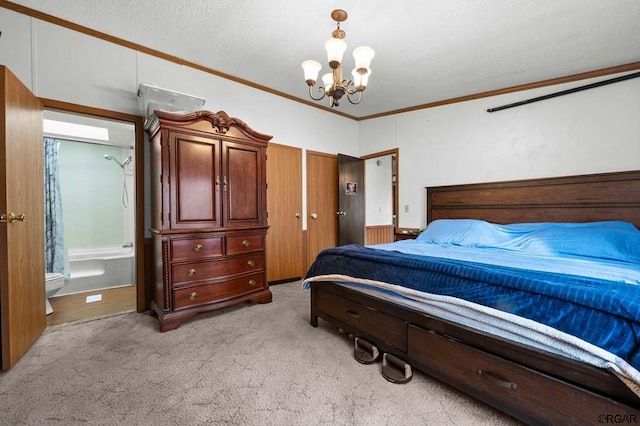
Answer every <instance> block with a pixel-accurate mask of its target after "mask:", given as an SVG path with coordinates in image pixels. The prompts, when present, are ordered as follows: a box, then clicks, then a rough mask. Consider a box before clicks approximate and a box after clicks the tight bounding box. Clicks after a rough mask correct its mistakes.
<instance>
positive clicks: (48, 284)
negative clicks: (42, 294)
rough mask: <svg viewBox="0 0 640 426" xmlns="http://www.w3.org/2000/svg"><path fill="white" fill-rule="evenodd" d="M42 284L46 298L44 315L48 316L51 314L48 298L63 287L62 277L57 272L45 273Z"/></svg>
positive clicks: (51, 309)
mask: <svg viewBox="0 0 640 426" xmlns="http://www.w3.org/2000/svg"><path fill="white" fill-rule="evenodd" d="M44 284H45V288H46V292H47V298H46V299H45V303H46V308H47V309H46V313H47V315H49V314H50V313H52V312H53V308H52V307H51V303H49V297H51V296H53V295H54V294H56V293H57V292H58V290H60V289H61V288H62V287H63V286H64V275H62V274H60V273H57V272H47V273H46V274H45V276H44Z"/></svg>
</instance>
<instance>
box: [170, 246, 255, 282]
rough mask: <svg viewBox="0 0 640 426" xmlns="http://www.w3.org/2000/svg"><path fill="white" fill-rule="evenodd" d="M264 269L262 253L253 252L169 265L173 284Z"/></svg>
mask: <svg viewBox="0 0 640 426" xmlns="http://www.w3.org/2000/svg"><path fill="white" fill-rule="evenodd" d="M263 269H264V255H263V254H261V253H260V254H253V255H249V256H242V257H235V258H231V259H220V260H211V261H205V262H189V263H182V264H174V265H171V280H172V284H173V285H180V284H188V283H194V282H198V281H206V280H211V279H215V278H223V277H228V276H232V275H237V274H242V273H245V272H255V271H261V270H263Z"/></svg>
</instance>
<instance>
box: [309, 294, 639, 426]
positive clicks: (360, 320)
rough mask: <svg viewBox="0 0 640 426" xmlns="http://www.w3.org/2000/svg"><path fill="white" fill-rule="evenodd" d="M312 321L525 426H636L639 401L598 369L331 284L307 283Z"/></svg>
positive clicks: (614, 379) (618, 381)
mask: <svg viewBox="0 0 640 426" xmlns="http://www.w3.org/2000/svg"><path fill="white" fill-rule="evenodd" d="M318 318H322V319H323V320H325V321H328V322H330V323H332V324H334V325H336V326H337V327H339V328H341V329H343V330H344V331H346V332H348V333H350V334H352V335H353V336H355V337H360V338H363V339H366V340H367V341H370V342H372V343H373V344H375V345H376V346H377V347H378V348H379V349H380V351H382V352H385V353H390V354H392V355H395V356H396V357H398V358H400V359H402V360H405V361H406V362H408V363H409V364H411V365H412V366H413V367H415V368H417V369H419V370H421V371H423V372H424V373H426V374H428V375H430V376H433V377H435V378H437V379H439V380H441V381H443V382H445V383H447V384H449V385H451V386H453V387H455V388H457V389H460V390H461V391H463V392H465V393H467V394H469V395H470V396H472V397H475V398H477V399H479V400H481V401H484V402H485V403H487V404H489V405H491V406H493V407H495V408H497V409H499V410H500V411H503V412H504V413H506V414H508V415H511V416H513V417H515V418H517V419H519V420H522V421H524V422H526V423H529V424H581V425H583V424H597V423H601V422H602V421H601V420H602V417H599V416H618V417H615V418H621V419H622V418H626V419H635V421H636V422H640V398H638V397H637V396H636V395H635V394H634V393H633V392H632V391H631V390H630V389H629V388H628V387H627V386H626V385H624V384H623V383H622V382H621V381H620V380H619V379H618V378H616V377H615V376H614V375H612V374H611V373H609V372H607V371H604V370H602V369H598V368H595V367H592V366H589V365H586V364H583V363H580V362H577V361H574V360H569V359H566V358H562V357H559V356H557V355H553V354H549V353H546V352H542V351H540V350H537V349H535V348H531V347H527V346H524V345H521V344H516V343H513V342H509V341H506V340H504V339H501V338H498V337H495V336H490V335H485V334H482V333H478V332H476V331H474V330H471V329H465V328H464V327H461V326H459V325H456V324H453V323H449V322H447V321H443V320H440V319H438V318H434V317H430V316H428V315H425V314H423V313H420V312H417V311H415V310H412V309H410V308H406V307H403V306H400V305H397V304H394V303H391V302H388V301H384V300H381V299H378V298H375V297H373V296H369V295H366V294H363V293H360V292H358V291H355V290H353V289H350V288H346V287H344V286H340V285H336V284H333V283H327V282H314V283H312V284H311V320H310V322H311V325H312V326H314V327H315V326H317V325H318ZM625 416H626V417H625ZM613 418H614V417H612V419H613ZM605 419H606V418H605ZM632 423H633V421H632Z"/></svg>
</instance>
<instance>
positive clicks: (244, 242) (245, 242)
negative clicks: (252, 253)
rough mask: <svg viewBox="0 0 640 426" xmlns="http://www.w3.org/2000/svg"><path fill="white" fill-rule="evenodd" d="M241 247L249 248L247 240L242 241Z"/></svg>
mask: <svg viewBox="0 0 640 426" xmlns="http://www.w3.org/2000/svg"><path fill="white" fill-rule="evenodd" d="M242 247H245V248H246V247H249V240H242Z"/></svg>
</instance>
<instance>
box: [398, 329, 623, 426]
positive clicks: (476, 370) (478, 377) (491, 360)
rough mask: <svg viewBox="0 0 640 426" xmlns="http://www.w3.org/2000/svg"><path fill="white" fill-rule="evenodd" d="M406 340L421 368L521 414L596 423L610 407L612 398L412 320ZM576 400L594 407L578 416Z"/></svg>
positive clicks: (554, 421)
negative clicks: (574, 408) (432, 329)
mask: <svg viewBox="0 0 640 426" xmlns="http://www.w3.org/2000/svg"><path fill="white" fill-rule="evenodd" d="M408 339H409V348H408V356H409V358H410V359H411V360H413V361H415V362H416V363H418V364H419V367H420V368H421V369H423V370H425V371H426V372H427V373H429V374H432V375H433V376H435V377H437V378H440V379H443V380H445V381H446V382H447V383H450V384H452V385H454V386H457V387H459V388H460V389H462V390H464V391H465V392H467V393H469V394H470V395H473V396H476V397H478V398H480V399H482V400H484V401H485V402H487V403H489V404H491V405H494V406H496V407H500V409H501V410H504V411H505V412H507V413H518V417H519V418H523V417H524V418H526V417H530V418H531V421H532V422H535V423H538V422H539V419H541V418H544V419H546V422H548V423H549V424H595V423H596V422H597V419H598V415H599V414H602V413H609V412H611V405H610V404H611V401H610V400H609V399H608V398H604V397H601V396H599V395H597V394H595V393H594V394H589V393H585V392H584V390H579V389H577V388H575V387H574V386H573V385H571V384H569V383H566V382H563V381H561V380H558V379H556V378H554V377H551V376H548V375H546V374H544V373H542V372H538V371H535V370H532V369H530V368H527V367H525V366H522V365H519V364H517V363H514V362H511V361H509V360H506V359H504V358H501V357H498V356H495V355H492V354H489V353H487V352H484V351H481V350H479V349H475V348H473V347H470V346H467V345H465V344H464V343H462V342H460V341H457V340H453V339H451V338H447V337H445V336H442V335H440V334H437V333H435V332H433V331H430V330H425V329H423V328H420V327H416V326H414V325H409V329H408ZM572 404H575V405H578V406H580V407H590V409H589V410H586V412H583V413H581V416H580V418H576V417H575V412H574V413H573V414H572V413H571V407H570V406H571V405H572ZM536 419H537V420H536Z"/></svg>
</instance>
